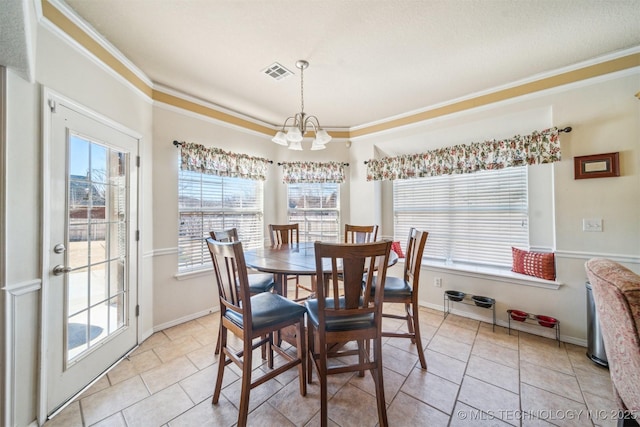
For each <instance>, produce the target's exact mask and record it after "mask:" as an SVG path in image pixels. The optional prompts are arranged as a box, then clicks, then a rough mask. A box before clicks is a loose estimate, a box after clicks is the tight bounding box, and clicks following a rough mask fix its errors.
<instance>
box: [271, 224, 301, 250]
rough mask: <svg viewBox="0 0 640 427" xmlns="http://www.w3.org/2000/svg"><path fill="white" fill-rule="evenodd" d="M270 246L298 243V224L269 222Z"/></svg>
mask: <svg viewBox="0 0 640 427" xmlns="http://www.w3.org/2000/svg"><path fill="white" fill-rule="evenodd" d="M269 237H270V238H271V246H276V245H286V244H289V243H299V242H300V234H299V229H298V224H283V225H277V224H269Z"/></svg>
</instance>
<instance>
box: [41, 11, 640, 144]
mask: <svg viewBox="0 0 640 427" xmlns="http://www.w3.org/2000/svg"><path fill="white" fill-rule="evenodd" d="M41 5H42V15H43V17H44V18H45V19H44V20H43V22H45V23H46V22H50V23H51V24H52V25H51V26H55V27H56V28H57V29H58V31H57V32H59V33H60V32H61V33H62V35H63V36H64V37H66V38H68V39H71V40H72V41H73V42H75V43H76V44H77V45H79V46H80V47H82V49H83V51H85V52H88V53H89V54H90V55H91V56H93V57H95V58H96V59H97V60H98V61H99V62H100V63H102V64H104V65H105V66H107V67H108V68H109V69H110V70H111V71H113V72H114V73H115V74H116V75H117V76H119V77H121V78H122V79H124V80H125V81H126V82H128V83H129V84H131V85H132V86H133V87H134V88H136V89H137V90H138V91H140V92H142V93H143V94H144V95H145V96H147V97H149V98H151V99H152V100H153V101H154V102H158V103H162V104H166V105H168V106H172V107H175V108H178V109H183V110H185V111H189V112H192V113H195V114H197V115H200V116H204V117H208V118H210V119H213V120H215V121H217V122H220V123H223V124H229V125H232V126H236V127H240V128H244V129H246V130H249V131H250V132H253V133H257V134H258V135H261V136H269V137H271V136H272V135H273V133H274V131H276V130H277V129H278V128H279V126H277V125H273V124H268V123H264V122H262V121H260V120H257V119H255V118H253V117H249V116H247V115H243V114H242V113H238V112H234V111H230V110H227V109H225V108H223V107H220V106H217V105H215V104H214V103H210V102H206V101H202V100H199V99H196V98H194V97H191V96H189V95H186V94H183V93H179V92H177V91H175V90H169V89H167V88H164V87H162V86H160V85H158V84H155V83H153V82H152V81H151V80H150V79H149V78H148V77H147V76H146V75H145V74H144V73H143V72H142V71H141V70H140V69H138V68H137V67H136V66H135V65H134V64H133V63H132V62H131V61H129V60H128V59H127V58H126V57H125V56H124V55H123V54H122V53H121V52H120V51H119V50H118V49H116V48H115V47H114V46H113V45H112V44H110V43H109V42H108V41H107V40H106V39H105V38H104V37H103V36H102V35H101V34H99V33H98V32H97V31H95V30H94V29H93V28H92V27H91V26H90V25H89V24H88V23H86V22H85V21H84V20H83V19H82V18H80V17H79V16H78V15H77V14H76V13H75V12H74V11H73V10H72V9H70V8H69V7H68V6H67V5H66V4H64V3H63V2H61V1H60V0H41ZM54 30H55V29H54ZM638 67H640V47H634V48H632V49H626V50H622V51H618V52H612V53H610V54H607V55H604V56H601V57H598V58H594V59H592V60H589V61H584V62H581V63H578V64H574V65H572V66H569V67H564V68H561V69H557V70H554V71H551V72H547V73H541V74H537V75H534V76H531V77H529V78H527V79H523V80H519V81H516V82H513V83H510V84H508V85H503V86H499V87H494V88H491V89H489V90H486V91H482V92H477V93H474V94H471V95H469V96H466V97H463V98H458V99H454V100H451V101H448V102H446V103H442V104H437V105H432V106H429V107H427V108H424V109H421V110H414V111H412V112H408V113H406V114H402V115H398V116H393V117H389V118H387V119H382V120H379V121H376V122H372V123H368V124H364V125H358V126H353V127H350V128H348V129H332V130H328V132H329V134H330V135H331V137H332V138H335V139H350V140H355V139H357V138H359V137H362V136H366V135H371V134H377V133H380V132H384V131H388V130H391V129H396V128H401V127H405V126H409V125H414V124H416V123H420V122H424V121H427V120H432V119H435V118H438V117H443V116H448V115H451V114H455V113H460V112H463V111H467V110H471V109H476V108H478V107H485V106H488V105H490V104H496V103H499V102H503V101H507V100H510V99H514V98H519V97H522V96H526V95H530V94H534V93H538V92H542V91H546V90H549V89H554V88H558V87H561V86H566V85H569V84H572V83H577V82H581V81H585V80H590V79H593V78H596V77H601V76H605V75H608V74H612V73H616V72H620V71H624V70H630V69H634V68H638ZM635 96H636V97H638V98H640V92H638V93H637V94H636V95H635Z"/></svg>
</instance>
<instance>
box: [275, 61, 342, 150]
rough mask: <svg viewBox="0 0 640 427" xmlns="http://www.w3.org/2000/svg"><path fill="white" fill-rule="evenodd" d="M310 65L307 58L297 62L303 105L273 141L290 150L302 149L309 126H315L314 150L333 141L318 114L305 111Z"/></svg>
mask: <svg viewBox="0 0 640 427" xmlns="http://www.w3.org/2000/svg"><path fill="white" fill-rule="evenodd" d="M308 66H309V63H308V62H307V61H305V60H302V59H301V60H299V61H297V62H296V67H297V68H298V69H300V99H301V100H302V102H301V107H300V112H299V113H296V115H295V116H292V117H288V118H287V120H285V121H284V124H283V125H282V129H281V130H279V131H278V132H277V133H276V136H274V137H273V139H272V141H273V142H275V143H276V144H280V145H284V146H287V145H288V146H289V150H298V151H301V150H302V138H303V137H304V134H305V133H306V132H307V130H308V129H309V128H313V132H314V133H315V135H316V137H315V138H314V139H313V143H312V144H311V149H312V150H324V149H325V148H327V147H326V146H325V144H326V143H327V142H329V141H331V135H329V134H328V133H327V131H326V130H324V129H322V128H321V127H320V121H319V120H318V118H317V117H316V116H308V115H307V114H306V113H305V112H304V70H305V68H307V67H308ZM290 120H292V121H293V123H292V124H290V125H288V129H287V133H286V134H285V128H286V127H287V123H289V121H290Z"/></svg>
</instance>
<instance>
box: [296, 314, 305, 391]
mask: <svg viewBox="0 0 640 427" xmlns="http://www.w3.org/2000/svg"><path fill="white" fill-rule="evenodd" d="M297 335H298V336H297V337H296V345H297V347H298V348H297V350H298V359H300V365H298V377H299V380H300V395H301V396H306V395H307V379H306V375H307V343H306V342H305V341H306V336H305V332H304V316H303V317H301V318H300V322H298V334H297Z"/></svg>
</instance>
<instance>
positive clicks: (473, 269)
mask: <svg viewBox="0 0 640 427" xmlns="http://www.w3.org/2000/svg"><path fill="white" fill-rule="evenodd" d="M401 262H404V260H401ZM422 266H423V267H425V268H427V269H429V270H433V271H440V272H443V273H449V274H455V275H458V276H466V277H475V278H479V279H488V280H493V281H497V282H506V283H511V284H514V285H524V286H534V287H537V288H544V289H553V290H558V289H560V286H562V283H561V282H558V281H557V280H545V279H540V278H538V277H533V276H527V275H525V274H519V273H514V272H513V271H511V270H507V269H502V268H491V267H480V266H475V265H470V264H461V263H460V264H446V263H445V262H440V261H433V260H429V261H424V260H423V261H422Z"/></svg>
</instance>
